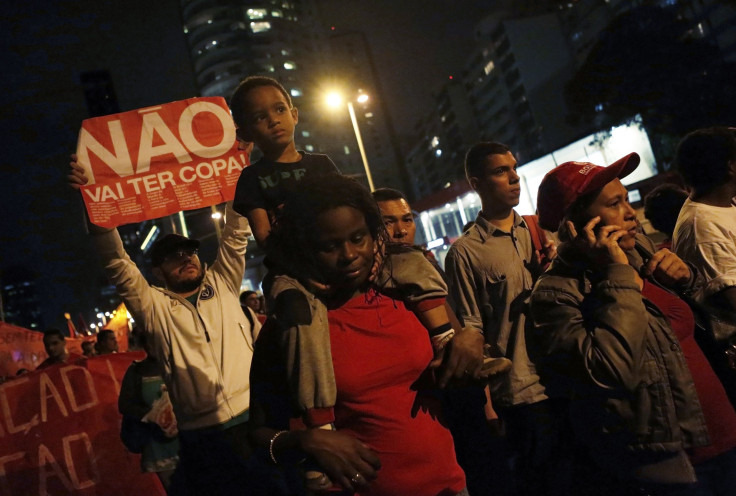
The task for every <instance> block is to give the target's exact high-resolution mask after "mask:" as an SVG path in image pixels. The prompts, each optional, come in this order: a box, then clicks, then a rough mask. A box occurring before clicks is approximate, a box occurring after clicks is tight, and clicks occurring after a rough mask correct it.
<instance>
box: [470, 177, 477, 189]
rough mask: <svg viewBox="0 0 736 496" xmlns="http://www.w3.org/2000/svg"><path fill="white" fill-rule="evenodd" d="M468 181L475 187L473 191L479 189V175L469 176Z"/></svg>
mask: <svg viewBox="0 0 736 496" xmlns="http://www.w3.org/2000/svg"><path fill="white" fill-rule="evenodd" d="M468 183H469V184H470V187H471V188H473V191H478V178H477V177H469V178H468Z"/></svg>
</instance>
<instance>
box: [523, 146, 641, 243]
mask: <svg viewBox="0 0 736 496" xmlns="http://www.w3.org/2000/svg"><path fill="white" fill-rule="evenodd" d="M638 166H639V155H638V154H637V153H629V154H628V155H626V156H625V157H623V158H620V159H618V160H616V161H615V162H614V163H612V164H611V165H609V166H608V167H601V166H600V165H595V164H591V163H589V162H565V163H564V164H560V165H558V166H557V167H555V168H554V169H552V170H551V171H549V172H548V173H547V174H546V175H545V176H544V179H542V182H541V183H540V185H539V193H538V194H537V215H538V216H539V225H540V226H542V227H543V228H544V229H547V230H548V231H552V232H555V231H557V229H559V227H560V222H562V219H563V218H564V217H565V212H567V209H568V208H570V205H572V204H573V203H574V202H575V200H577V199H578V198H579V197H580V196H582V195H584V194H586V193H590V192H591V191H595V190H597V189H600V188H602V187H603V186H605V185H606V184H608V183H610V182H611V181H613V180H614V179H616V178H619V179H621V178H622V177H626V176H628V175H629V174H631V173H632V172H634V169H636V168H637V167H638Z"/></svg>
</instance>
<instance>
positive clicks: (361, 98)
mask: <svg viewBox="0 0 736 496" xmlns="http://www.w3.org/2000/svg"><path fill="white" fill-rule="evenodd" d="M325 100H326V101H327V105H329V106H330V107H333V108H336V107H339V106H340V105H342V104H343V98H342V95H340V93H338V92H336V91H333V92H331V93H328V94H327V96H326V98H325ZM356 100H357V101H358V103H365V102H367V101H368V95H367V94H365V93H360V94H359V95H358V96H357V98H356ZM347 105H348V113H349V114H350V121H351V122H352V123H353V131H355V139H356V141H357V142H358V150H359V151H360V158H361V159H363V168H364V169H365V177H366V178H367V179H368V187H369V188H370V190H371V192H373V191H374V190H375V189H376V188H375V187H374V186H373V176H371V168H370V166H369V165H368V157H367V156H366V154H365V148H364V147H363V137H362V136H361V134H360V128H359V127H358V119H356V118H355V108H354V107H353V102H352V101H350V100H348V101H347Z"/></svg>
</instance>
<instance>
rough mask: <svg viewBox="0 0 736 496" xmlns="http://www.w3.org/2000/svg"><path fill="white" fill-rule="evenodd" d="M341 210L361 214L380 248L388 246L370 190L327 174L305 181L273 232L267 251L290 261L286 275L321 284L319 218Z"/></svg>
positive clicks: (387, 237)
mask: <svg viewBox="0 0 736 496" xmlns="http://www.w3.org/2000/svg"><path fill="white" fill-rule="evenodd" d="M339 207H352V208H355V209H356V210H358V211H360V212H361V213H362V214H363V216H364V218H365V223H366V226H367V227H368V231H369V232H370V234H371V236H372V237H373V239H374V240H375V241H376V242H377V243H378V245H379V248H380V247H381V246H385V245H387V244H388V241H389V239H390V238H389V235H388V232H387V231H386V226H385V224H384V221H383V216H382V215H381V211H380V210H379V209H378V204H377V203H376V202H375V200H374V199H373V196H371V193H370V192H369V191H368V189H366V188H365V187H364V186H363V185H361V184H360V183H358V182H357V181H355V180H354V179H351V178H349V177H346V176H342V175H340V174H327V175H325V176H320V177H308V178H306V179H304V180H302V181H301V182H300V183H299V190H298V191H296V192H295V193H294V194H292V195H290V196H289V197H288V198H287V199H286V201H285V202H284V207H283V210H282V213H281V216H280V217H279V219H278V220H277V221H276V222H275V224H274V226H273V229H272V231H271V237H270V238H269V242H268V247H267V251H268V250H274V251H276V252H277V256H276V257H274V258H275V259H276V260H284V261H287V262H286V263H288V267H286V268H287V271H288V272H289V273H290V274H291V275H292V276H294V277H296V278H297V279H301V280H303V281H304V280H308V279H313V280H317V281H319V280H321V279H322V277H321V276H322V274H321V273H320V270H319V264H318V262H317V249H318V248H317V226H316V224H317V217H319V215H320V214H321V213H323V212H325V211H327V210H332V209H335V208H339ZM384 260H385V259H384Z"/></svg>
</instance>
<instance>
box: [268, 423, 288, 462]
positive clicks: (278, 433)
mask: <svg viewBox="0 0 736 496" xmlns="http://www.w3.org/2000/svg"><path fill="white" fill-rule="evenodd" d="M287 432H289V431H279V432H277V433H276V434H274V435H273V437H272V438H271V441H270V442H269V443H268V454H269V456H270V457H271V461H272V462H273V464H274V465H278V464H279V462H277V461H276V457H275V456H274V454H273V443H275V442H276V439H278V437H279V436H280V435H281V434H286V433H287Z"/></svg>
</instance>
